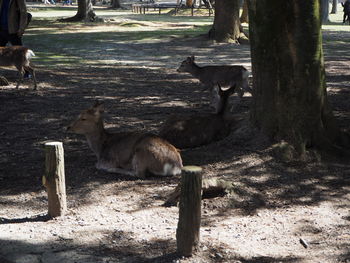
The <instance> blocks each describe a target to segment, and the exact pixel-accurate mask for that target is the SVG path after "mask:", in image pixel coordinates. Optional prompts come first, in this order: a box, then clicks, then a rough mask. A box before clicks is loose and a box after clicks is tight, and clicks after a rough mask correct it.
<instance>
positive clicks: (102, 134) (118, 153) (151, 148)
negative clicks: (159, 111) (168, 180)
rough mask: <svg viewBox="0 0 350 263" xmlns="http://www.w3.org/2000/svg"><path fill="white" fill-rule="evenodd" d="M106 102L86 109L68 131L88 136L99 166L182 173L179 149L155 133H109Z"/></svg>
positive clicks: (120, 170)
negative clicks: (106, 125) (104, 122)
mask: <svg viewBox="0 0 350 263" xmlns="http://www.w3.org/2000/svg"><path fill="white" fill-rule="evenodd" d="M102 113H103V104H101V103H98V102H96V103H95V105H94V106H93V107H91V108H89V109H87V110H84V111H83V112H81V114H80V115H79V117H78V119H77V120H76V121H74V122H73V123H72V124H71V125H70V126H69V127H68V130H69V131H72V132H74V133H77V134H83V135H85V136H86V139H87V141H88V144H89V146H90V148H91V149H92V151H93V152H94V153H95V155H96V156H97V164H96V168H97V169H101V170H106V171H108V172H115V173H121V174H127V175H132V176H138V177H142V178H144V177H145V176H146V174H147V173H151V174H154V175H159V176H171V175H176V174H180V173H181V168H182V160H181V156H180V154H179V151H178V150H177V149H176V148H175V147H174V146H173V145H171V144H170V143H168V142H167V141H165V140H164V139H162V138H159V137H157V136H155V135H152V134H146V133H138V132H119V133H109V132H108V131H106V130H105V128H104V125H103V118H102Z"/></svg>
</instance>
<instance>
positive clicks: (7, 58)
mask: <svg viewBox="0 0 350 263" xmlns="http://www.w3.org/2000/svg"><path fill="white" fill-rule="evenodd" d="M34 56H35V54H34V52H33V51H32V50H30V49H28V48H26V47H23V46H10V47H0V66H1V67H10V66H15V67H16V68H17V70H18V72H19V79H18V81H17V86H16V89H18V87H19V85H20V83H21V82H22V81H23V75H24V72H25V70H26V71H28V72H29V73H30V74H31V75H32V76H33V80H34V90H36V88H37V84H36V77H35V71H34V68H33V67H32V66H31V65H30V59H31V58H32V57H34Z"/></svg>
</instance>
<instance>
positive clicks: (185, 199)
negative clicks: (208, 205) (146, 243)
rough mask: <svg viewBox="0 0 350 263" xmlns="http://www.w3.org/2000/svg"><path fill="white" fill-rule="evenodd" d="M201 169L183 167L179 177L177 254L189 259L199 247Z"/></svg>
mask: <svg viewBox="0 0 350 263" xmlns="http://www.w3.org/2000/svg"><path fill="white" fill-rule="evenodd" d="M201 192H202V168H200V167H198V166H185V167H184V168H183V170H182V175H181V193H180V203H179V222H178V225H177V229H176V244H177V252H178V254H180V255H181V256H185V257H190V256H192V253H193V252H194V251H196V250H197V249H198V246H199V229H200V224H201V200H202V193H201Z"/></svg>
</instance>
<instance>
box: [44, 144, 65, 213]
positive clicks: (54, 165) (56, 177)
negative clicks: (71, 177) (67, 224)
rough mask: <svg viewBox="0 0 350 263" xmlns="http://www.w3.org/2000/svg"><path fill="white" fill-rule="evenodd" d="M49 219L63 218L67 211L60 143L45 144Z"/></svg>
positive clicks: (45, 180)
mask: <svg viewBox="0 0 350 263" xmlns="http://www.w3.org/2000/svg"><path fill="white" fill-rule="evenodd" d="M43 185H44V186H45V187H46V190H47V195H48V201H49V211H48V214H49V216H51V217H57V216H63V215H64V214H65V212H66V211H67V200H66V183H65V176H64V154H63V145H62V143H61V142H49V143H45V175H44V176H43Z"/></svg>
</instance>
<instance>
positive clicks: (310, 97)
mask: <svg viewBox="0 0 350 263" xmlns="http://www.w3.org/2000/svg"><path fill="white" fill-rule="evenodd" d="M321 1H322V0H308V1H300V0H289V1H281V0H250V1H249V3H248V6H249V20H250V41H251V56H252V69H253V107H252V110H251V119H252V121H253V123H254V124H255V125H256V126H257V127H259V128H260V129H261V130H262V131H263V132H264V133H265V134H267V135H268V136H269V137H270V138H271V139H272V140H276V141H282V140H284V141H287V142H288V143H289V144H290V145H293V146H294V148H295V150H297V152H298V153H299V154H301V155H303V154H304V153H305V150H306V148H307V147H309V146H316V147H319V148H322V149H325V150H334V151H337V153H344V151H342V149H341V147H340V146H339V145H340V144H341V142H340V141H339V139H340V138H341V133H340V129H339V128H338V126H337V125H336V122H335V120H334V117H333V113H332V111H331V110H330V107H329V103H328V100H327V92H326V83H325V68H324V61H323V50H322V35H321V6H320V3H321Z"/></svg>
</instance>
